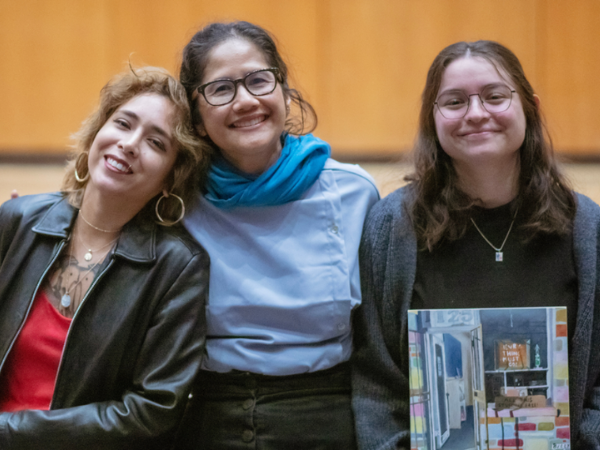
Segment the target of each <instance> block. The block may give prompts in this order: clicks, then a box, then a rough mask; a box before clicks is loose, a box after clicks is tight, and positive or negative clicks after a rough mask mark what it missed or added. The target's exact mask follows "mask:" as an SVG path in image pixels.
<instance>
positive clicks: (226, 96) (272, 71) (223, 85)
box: [197, 67, 281, 106]
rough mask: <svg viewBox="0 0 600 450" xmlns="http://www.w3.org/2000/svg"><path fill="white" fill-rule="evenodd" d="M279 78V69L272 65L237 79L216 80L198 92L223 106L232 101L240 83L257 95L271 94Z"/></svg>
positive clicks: (209, 102) (206, 98) (214, 104)
mask: <svg viewBox="0 0 600 450" xmlns="http://www.w3.org/2000/svg"><path fill="white" fill-rule="evenodd" d="M277 81H279V82H281V81H280V80H279V69H278V68H276V67H270V68H268V69H260V70H255V71H254V72H250V73H249V74H248V75H246V76H245V77H244V78H238V79H237V80H216V81H211V82H210V83H206V84H203V85H202V86H200V87H198V88H197V89H198V93H199V94H202V96H203V97H204V99H205V100H206V102H207V103H208V104H209V105H212V106H221V105H226V104H227V103H231V102H232V101H233V99H234V98H235V96H236V94H237V87H238V84H239V83H243V84H244V87H245V88H246V90H247V91H248V92H250V93H251V94H252V95H254V96H255V97H260V96H261V95H267V94H270V93H271V92H273V91H274V90H275V88H276V87H277Z"/></svg>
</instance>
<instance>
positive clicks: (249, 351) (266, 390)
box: [178, 22, 379, 450]
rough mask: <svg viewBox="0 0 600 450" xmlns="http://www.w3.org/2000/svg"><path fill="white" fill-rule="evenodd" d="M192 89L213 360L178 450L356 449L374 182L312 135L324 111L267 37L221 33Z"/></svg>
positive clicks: (189, 222)
mask: <svg viewBox="0 0 600 450" xmlns="http://www.w3.org/2000/svg"><path fill="white" fill-rule="evenodd" d="M181 81H182V83H183V85H184V86H185V88H186V90H187V93H188V98H189V99H190V102H191V103H192V109H193V111H194V114H195V116H194V124H195V126H196V128H197V130H198V132H199V133H200V135H201V136H202V137H203V138H204V141H205V143H206V145H207V146H208V147H209V148H210V149H211V150H212V152H213V163H212V165H211V169H210V173H209V179H208V183H207V185H206V186H205V189H204V195H203V197H202V199H201V200H200V205H198V207H197V208H195V210H194V211H192V212H191V213H190V214H189V216H186V222H185V225H186V228H187V229H188V230H189V231H190V233H191V234H192V235H193V236H194V237H195V238H196V239H197V240H198V241H199V242H200V243H201V244H202V245H203V246H204V247H205V248H206V249H207V250H208V252H209V254H210V257H211V278H210V294H209V300H208V304H207V321H208V338H207V355H206V358H205V360H204V363H203V366H202V371H201V373H200V374H199V376H198V380H197V382H196V386H195V389H194V393H193V399H192V401H191V402H190V405H189V408H188V414H187V415H186V420H185V423H184V425H183V426H182V427H181V428H182V430H183V433H182V437H181V440H180V442H179V443H178V448H190V449H201V448H210V449H213V450H214V449H237V448H261V449H277V450H279V449H284V448H285V449H317V448H319V449H352V448H354V447H355V439H354V425H353V417H352V411H351V406H350V381H349V369H348V359H349V357H350V354H351V351H352V331H351V320H350V318H351V313H352V311H353V309H354V308H355V307H356V306H358V304H359V303H360V301H361V297H360V282H359V271H358V257H357V250H358V245H359V241H360V236H361V233H362V227H363V222H364V218H365V215H366V214H367V212H368V211H369V209H370V208H371V206H372V205H373V204H374V203H375V202H376V201H377V200H378V199H379V194H378V192H377V189H376V188H375V185H374V183H373V180H372V179H371V177H370V176H369V175H368V174H367V173H366V172H364V171H363V170H362V169H360V168H359V167H357V166H351V165H347V164H340V163H338V162H336V161H334V160H332V159H330V158H329V156H330V147H329V145H328V144H327V143H325V142H323V141H321V140H320V139H318V138H316V137H314V136H312V135H311V134H307V130H306V129H307V128H310V130H308V132H310V131H311V130H312V129H314V127H315V126H316V115H315V113H314V110H313V109H312V107H311V106H310V105H309V104H308V103H307V102H306V101H305V100H303V98H302V96H301V95H300V94H299V93H298V92H297V91H295V90H294V89H291V88H290V87H289V86H288V69H287V67H286V65H285V63H284V62H283V60H282V58H281V56H280V55H279V53H278V51H277V48H276V46H275V43H274V42H273V39H272V38H271V36H270V35H269V34H268V33H267V32H266V31H265V30H263V29H262V28H260V27H258V26H256V25H253V24H250V23H247V22H235V23H227V24H224V23H213V24H211V25H208V26H207V27H205V28H204V29H202V30H201V31H199V32H198V33H197V34H196V35H195V36H194V37H193V38H192V40H191V41H190V43H189V44H188V45H187V46H186V48H185V50H184V53H183V63H182V66H181ZM290 107H293V108H292V109H293V111H294V112H297V114H294V113H291V112H290ZM309 122H310V123H311V124H312V126H310V125H306V124H307V123H309Z"/></svg>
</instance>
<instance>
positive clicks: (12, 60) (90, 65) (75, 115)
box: [0, 0, 110, 152]
mask: <svg viewBox="0 0 600 450" xmlns="http://www.w3.org/2000/svg"><path fill="white" fill-rule="evenodd" d="M106 19H107V15H106V10H105V4H104V3H103V2H102V1H87V0H84V1H81V2H78V1H72V0H53V1H51V2H50V1H44V0H22V1H18V2H12V1H8V0H6V1H4V0H3V1H1V2H0V60H1V64H0V98H1V99H2V108H0V148H3V149H8V150H14V149H20V150H22V151H34V152H36V151H40V150H45V149H52V150H55V151H56V150H61V151H64V149H65V145H66V144H67V142H68V139H67V137H68V135H69V133H71V132H73V131H75V130H77V128H78V127H79V124H80V123H81V120H82V119H83V118H84V117H85V116H86V115H87V113H88V111H89V110H90V108H91V106H92V105H93V102H94V101H95V98H96V94H94V93H97V92H98V91H99V89H100V87H101V86H102V85H103V84H104V82H105V81H106V79H107V78H108V76H109V73H110V72H107V71H106V56H107V55H106V52H105V49H106V47H105V45H104V42H105V39H106V32H107V29H106Z"/></svg>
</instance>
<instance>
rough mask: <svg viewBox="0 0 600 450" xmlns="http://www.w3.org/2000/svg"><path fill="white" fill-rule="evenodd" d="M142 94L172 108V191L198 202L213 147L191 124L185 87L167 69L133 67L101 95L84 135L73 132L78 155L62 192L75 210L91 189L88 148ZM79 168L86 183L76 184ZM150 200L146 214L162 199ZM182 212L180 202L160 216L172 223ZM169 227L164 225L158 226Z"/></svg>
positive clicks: (171, 204)
mask: <svg viewBox="0 0 600 450" xmlns="http://www.w3.org/2000/svg"><path fill="white" fill-rule="evenodd" d="M142 94H158V95H161V96H164V97H166V98H167V99H169V100H170V101H171V103H172V104H173V107H174V108H173V109H174V114H173V115H172V118H171V120H172V125H173V144H174V147H175V148H176V149H177V158H176V160H175V163H174V165H173V169H172V170H171V173H170V174H169V175H168V177H167V186H168V187H169V188H168V191H169V192H170V193H173V194H176V195H178V196H180V197H181V198H182V199H183V201H184V203H185V204H190V203H191V202H193V201H194V199H195V197H196V195H198V193H199V191H200V186H201V183H203V182H204V178H205V176H206V175H205V174H206V171H207V169H208V163H209V160H210V153H211V152H212V148H211V147H210V146H209V145H207V144H205V143H204V142H203V141H202V140H201V139H200V138H199V136H198V135H197V133H196V131H195V129H194V128H193V126H192V122H191V112H190V107H189V103H188V100H187V95H186V92H185V89H184V88H183V86H182V85H181V84H180V83H179V81H177V80H176V79H175V78H174V77H173V76H171V75H170V74H169V73H168V72H167V71H166V70H165V69H162V68H159V67H141V68H137V69H135V68H133V67H131V66H130V67H129V69H128V70H127V71H125V72H123V73H121V74H118V75H116V76H115V77H114V78H112V79H111V80H110V81H109V82H108V83H107V84H106V85H105V86H104V87H103V88H102V90H101V91H100V101H99V105H98V107H97V108H96V110H95V111H94V112H93V113H92V114H90V115H89V116H88V118H87V119H85V120H84V121H83V123H82V125H81V128H80V129H79V131H78V132H77V133H75V134H73V136H72V139H73V141H74V144H73V146H72V148H73V150H74V151H73V154H72V155H71V157H70V158H69V161H68V163H67V169H66V174H65V177H64V179H63V183H62V187H61V190H62V191H63V192H64V193H65V194H66V195H67V197H68V200H69V203H70V204H71V205H73V206H74V207H76V208H79V207H80V206H81V201H82V199H83V193H84V191H85V187H86V185H87V175H88V155H89V150H90V148H91V146H92V143H93V142H94V139H95V138H96V135H97V134H98V131H100V129H101V128H102V127H103V126H104V124H105V123H106V121H107V120H108V119H109V118H110V117H111V116H112V115H113V114H114V112H115V111H116V110H117V109H118V108H120V107H121V106H122V105H124V104H125V103H127V102H128V101H129V100H131V99H132V98H134V97H136V96H138V95H142ZM75 170H77V173H78V175H79V177H80V179H83V180H84V181H81V182H80V181H77V179H76V178H75ZM158 198H159V196H157V197H156V198H155V199H154V201H153V200H151V201H149V202H148V204H147V205H146V207H145V208H144V210H147V212H149V210H150V209H151V206H150V205H154V202H155V201H156V200H158ZM180 213H181V205H180V204H179V202H177V201H163V202H161V212H160V215H161V217H163V218H164V220H165V221H166V222H167V223H168V222H171V221H174V220H176V219H177V217H179V215H180ZM157 223H159V224H161V225H165V224H163V223H161V222H157Z"/></svg>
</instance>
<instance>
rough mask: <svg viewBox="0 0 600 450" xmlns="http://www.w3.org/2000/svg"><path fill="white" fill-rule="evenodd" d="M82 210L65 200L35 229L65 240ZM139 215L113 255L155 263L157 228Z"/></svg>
mask: <svg viewBox="0 0 600 450" xmlns="http://www.w3.org/2000/svg"><path fill="white" fill-rule="evenodd" d="M78 211H79V210H78V209H76V208H74V207H73V206H71V205H70V204H69V202H68V201H67V199H66V197H63V198H62V199H61V200H60V201H59V202H58V203H56V204H54V205H53V206H52V207H51V208H50V209H49V210H48V211H47V212H46V214H44V216H43V217H42V219H41V220H40V221H39V222H38V223H37V224H36V225H35V226H34V227H33V231H34V232H35V233H38V234H43V235H47V236H54V237H58V238H63V239H66V238H68V237H69V235H70V234H71V228H72V226H73V225H74V223H75V219H76V218H77V212H78ZM140 216H141V215H140V214H137V215H136V216H135V217H134V218H133V219H132V220H130V221H129V222H128V223H126V224H125V226H124V227H123V230H122V231H121V236H119V239H118V241H117V245H116V247H115V251H114V254H115V255H118V256H120V257H122V258H125V259H129V260H131V261H136V262H141V263H151V262H153V261H154V260H155V259H156V232H157V227H158V225H157V224H156V223H154V222H149V221H147V220H143V219H142V218H141V217H140Z"/></svg>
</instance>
